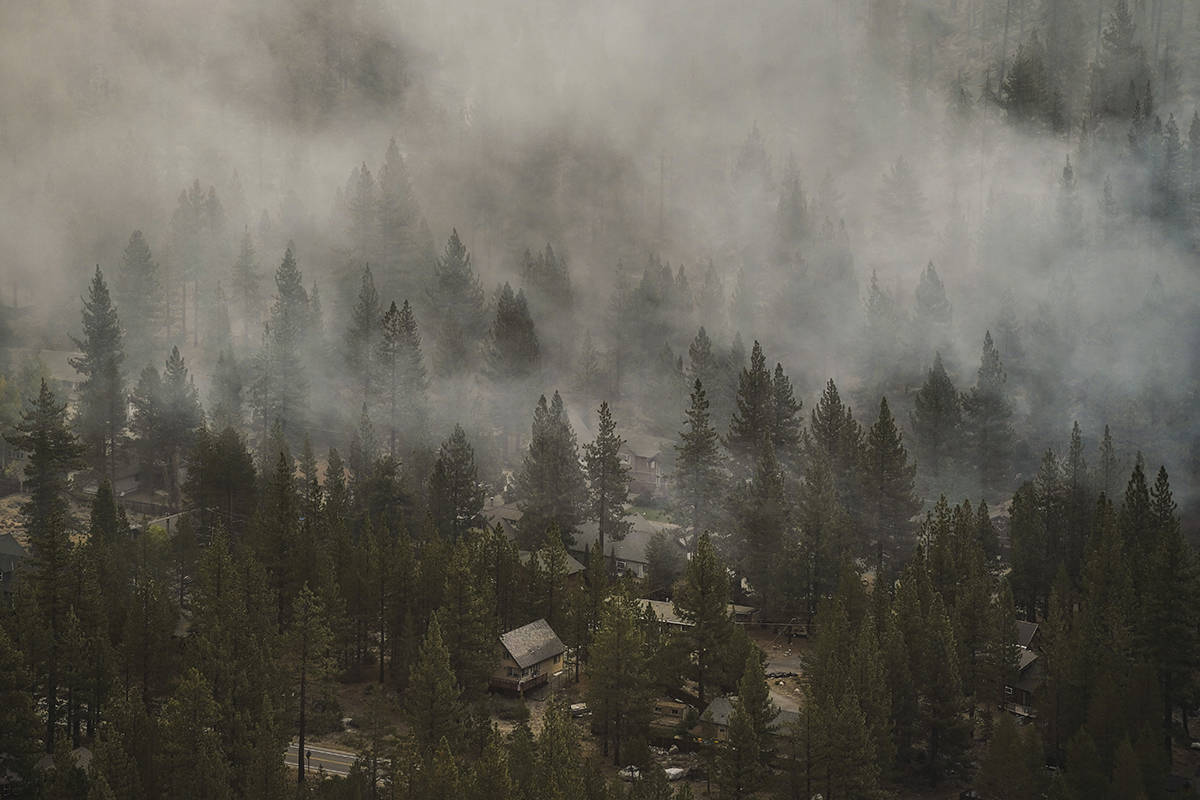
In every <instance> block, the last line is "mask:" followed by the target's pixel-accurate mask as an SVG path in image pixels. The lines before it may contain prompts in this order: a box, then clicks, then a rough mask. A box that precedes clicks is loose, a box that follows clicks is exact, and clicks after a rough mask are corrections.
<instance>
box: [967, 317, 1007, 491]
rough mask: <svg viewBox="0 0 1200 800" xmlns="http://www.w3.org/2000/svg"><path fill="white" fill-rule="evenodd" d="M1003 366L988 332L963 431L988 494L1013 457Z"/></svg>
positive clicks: (997, 483)
mask: <svg viewBox="0 0 1200 800" xmlns="http://www.w3.org/2000/svg"><path fill="white" fill-rule="evenodd" d="M1005 380H1006V376H1005V374H1004V366H1003V364H1002V363H1001V360H1000V351H998V350H997V349H996V346H995V344H993V343H992V334H991V332H990V331H989V332H988V333H986V334H985V335H984V337H983V357H982V359H981V362H980V366H979V374H978V377H977V379H976V382H975V386H974V387H972V388H971V391H970V392H968V393H966V394H964V395H963V397H962V407H963V415H964V417H965V420H966V424H965V426H964V432H965V434H966V437H965V438H966V445H967V449H968V451H969V452H970V457H971V459H972V460H973V462H974V467H975V470H976V473H977V474H978V476H979V480H980V484H981V485H982V486H983V487H984V488H985V489H986V490H989V491H995V490H996V489H997V488H999V487H1001V486H1002V483H1003V481H1004V479H1005V478H1006V477H1007V475H1008V469H1009V460H1010V458H1011V454H1012V438H1013V431H1012V425H1011V423H1010V421H1009V420H1010V419H1011V417H1012V407H1011V406H1010V404H1009V402H1008V398H1007V397H1006V396H1005V392H1004V382H1005Z"/></svg>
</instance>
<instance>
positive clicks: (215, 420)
mask: <svg viewBox="0 0 1200 800" xmlns="http://www.w3.org/2000/svg"><path fill="white" fill-rule="evenodd" d="M243 388H244V386H243V382H242V369H241V366H240V365H239V364H238V362H237V358H236V357H235V356H234V354H233V348H232V347H227V348H225V349H224V350H222V351H221V352H220V353H218V354H217V365H216V367H215V368H214V370H213V386H212V393H211V394H210V395H209V408H210V409H211V411H210V418H211V423H212V427H213V429H214V430H217V431H223V430H225V429H226V428H233V429H235V430H240V429H241V427H242V422H243V416H242V397H243V396H242V390H243Z"/></svg>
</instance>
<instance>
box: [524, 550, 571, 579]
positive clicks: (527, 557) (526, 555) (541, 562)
mask: <svg viewBox="0 0 1200 800" xmlns="http://www.w3.org/2000/svg"><path fill="white" fill-rule="evenodd" d="M540 552H541V551H538V555H539V557H538V564H539V565H540V566H543V567H544V566H545V559H543V558H542V557H541V556H540ZM534 555H535V554H534V553H531V552H529V551H528V550H521V551H519V552H518V553H517V557H518V558H520V559H521V564H522V566H528V564H529V561H530V559H532V558H533V556H534ZM563 566H565V567H566V569H567V575H575V574H577V573H580V572H583V564H580V563H579V562H578V561H576V560H575V557H574V556H572V555H571V554H570V553H567V560H566V561H565V562H564V563H563Z"/></svg>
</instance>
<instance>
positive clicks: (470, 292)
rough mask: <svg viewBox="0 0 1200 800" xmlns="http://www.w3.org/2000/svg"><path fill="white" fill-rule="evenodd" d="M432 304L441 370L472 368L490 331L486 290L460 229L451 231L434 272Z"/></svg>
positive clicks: (449, 371)
mask: <svg viewBox="0 0 1200 800" xmlns="http://www.w3.org/2000/svg"><path fill="white" fill-rule="evenodd" d="M429 301H430V307H431V308H433V309H435V313H436V314H437V317H436V319H435V321H434V326H435V328H436V334H437V335H436V337H435V341H436V344H437V347H438V353H437V355H438V358H437V368H438V371H439V372H441V373H442V374H453V373H458V372H461V371H464V370H467V369H470V367H471V366H472V365H473V364H474V363H475V355H476V349H477V346H478V344H479V342H480V340H481V339H482V338H483V335H484V333H485V332H486V331H487V320H486V319H485V318H484V314H483V290H482V289H480V288H479V280H478V278H476V276H475V271H474V269H472V267H471V254H470V253H468V252H467V248H466V246H465V245H464V244H463V243H462V240H461V239H460V238H458V231H457V230H453V231H451V233H450V239H449V240H448V241H447V242H446V249H445V252H444V253H443V254H442V256H441V257H440V258H439V259H438V262H437V266H436V267H435V269H434V276H433V287H432V288H431V289H430V290H429Z"/></svg>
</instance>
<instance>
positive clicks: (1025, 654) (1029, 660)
mask: <svg viewBox="0 0 1200 800" xmlns="http://www.w3.org/2000/svg"><path fill="white" fill-rule="evenodd" d="M1037 657H1038V656H1037V653H1035V652H1033V651H1032V650H1029V649H1028V648H1025V647H1022V648H1021V649H1020V652H1019V653H1018V655H1017V671H1018V672H1024V671H1025V670H1027V669H1029V667H1030V665H1032V664H1033V662H1035V661H1037Z"/></svg>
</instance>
